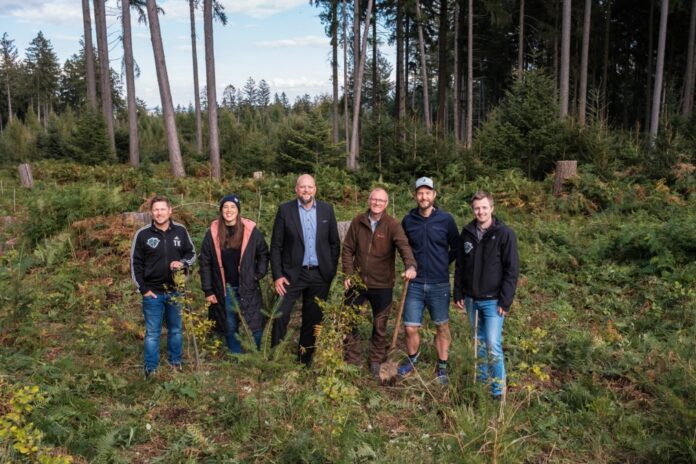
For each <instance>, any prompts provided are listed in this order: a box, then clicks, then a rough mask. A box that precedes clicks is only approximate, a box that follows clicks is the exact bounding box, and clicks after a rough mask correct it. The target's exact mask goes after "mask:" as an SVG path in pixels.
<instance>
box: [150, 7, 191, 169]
mask: <svg viewBox="0 0 696 464" xmlns="http://www.w3.org/2000/svg"><path fill="white" fill-rule="evenodd" d="M147 19H148V23H149V25H150V40H151V41H152V53H153V55H154V56H155V70H156V71H157V84H158V86H159V91H160V99H161V101H162V115H163V117H164V129H165V130H166V132H167V149H168V150H169V162H170V164H171V169H172V175H173V176H174V177H185V176H186V171H185V170H184V160H183V159H182V158H181V147H180V146H179V136H178V133H177V131H176V119H175V117H174V103H173V101H172V92H171V89H170V88H169V75H168V73H167V62H166V60H165V57H164V46H163V45H162V35H161V33H160V24H159V18H158V17H157V5H156V3H155V0H147Z"/></svg>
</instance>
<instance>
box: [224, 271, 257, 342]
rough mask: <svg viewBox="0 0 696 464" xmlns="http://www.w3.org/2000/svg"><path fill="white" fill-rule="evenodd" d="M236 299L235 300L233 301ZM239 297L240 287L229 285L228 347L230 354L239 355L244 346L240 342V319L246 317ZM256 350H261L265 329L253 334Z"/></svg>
mask: <svg viewBox="0 0 696 464" xmlns="http://www.w3.org/2000/svg"><path fill="white" fill-rule="evenodd" d="M233 298H234V300H233ZM240 300H241V297H240V296H239V287H233V286H231V285H230V284H227V292H226V294H225V309H226V311H227V336H226V337H225V338H226V339H227V347H228V348H229V349H230V353H234V354H239V353H241V352H242V344H241V343H240V341H239V325H240V323H239V318H240V317H244V316H242V314H241V309H240V306H239V305H240V303H239V302H240ZM252 335H253V336H254V342H255V343H256V348H261V337H262V336H263V329H261V330H257V331H256V332H253V333H252Z"/></svg>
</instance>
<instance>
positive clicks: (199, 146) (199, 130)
mask: <svg viewBox="0 0 696 464" xmlns="http://www.w3.org/2000/svg"><path fill="white" fill-rule="evenodd" d="M189 16H190V17H191V58H192V59H193V107H194V111H195V116H196V151H198V153H203V122H202V119H201V90H200V86H199V83H198V51H197V49H198V47H197V46H196V0H189Z"/></svg>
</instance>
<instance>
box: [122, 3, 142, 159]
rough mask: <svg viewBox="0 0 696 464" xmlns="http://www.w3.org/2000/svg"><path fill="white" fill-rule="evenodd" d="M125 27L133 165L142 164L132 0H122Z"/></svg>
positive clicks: (127, 89)
mask: <svg viewBox="0 0 696 464" xmlns="http://www.w3.org/2000/svg"><path fill="white" fill-rule="evenodd" d="M121 23H122V27H123V58H124V61H125V64H126V92H127V99H128V160H129V161H130V164H131V166H134V167H138V165H140V150H139V149H138V107H137V105H136V101H135V72H134V69H133V41H132V35H131V16H130V0H121Z"/></svg>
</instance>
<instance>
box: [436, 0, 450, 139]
mask: <svg viewBox="0 0 696 464" xmlns="http://www.w3.org/2000/svg"><path fill="white" fill-rule="evenodd" d="M448 3H449V0H440V17H439V27H438V35H439V37H438V45H439V46H438V73H437V74H438V76H437V127H438V132H439V135H440V136H444V135H445V131H446V130H447V121H445V115H446V114H447V111H446V109H447V84H448V82H449V67H448V66H447V64H448V63H449V59H448V57H449V48H448V47H449V41H448V38H447V31H448V30H449V12H448V8H447V6H448V5H447V4H448Z"/></svg>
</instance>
